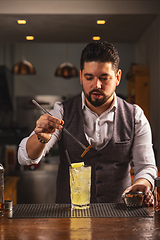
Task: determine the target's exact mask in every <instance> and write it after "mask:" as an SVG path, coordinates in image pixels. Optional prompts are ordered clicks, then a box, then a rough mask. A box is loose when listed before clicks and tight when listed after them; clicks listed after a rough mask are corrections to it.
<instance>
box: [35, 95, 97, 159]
mask: <svg viewBox="0 0 160 240" xmlns="http://www.w3.org/2000/svg"><path fill="white" fill-rule="evenodd" d="M32 102H33V103H34V104H35V105H36V106H37V107H38V108H40V109H41V110H42V111H43V112H44V113H46V114H49V115H50V116H52V117H54V116H53V115H52V114H51V113H50V112H48V111H47V110H46V109H44V108H43V107H42V106H41V105H39V103H37V102H36V100H34V99H33V100H32ZM63 130H64V131H65V132H66V133H67V134H68V135H70V136H71V137H72V138H73V139H74V140H75V141H76V142H77V143H78V144H79V145H80V146H81V147H82V148H83V149H84V150H85V151H84V152H83V153H82V155H81V157H83V156H84V155H85V154H86V153H87V152H88V151H89V149H90V148H91V147H92V146H91V145H89V146H88V147H86V146H85V145H84V144H83V143H81V142H80V141H79V140H78V139H77V138H75V137H74V136H73V135H72V134H71V133H70V132H68V130H67V129H66V128H65V127H63Z"/></svg>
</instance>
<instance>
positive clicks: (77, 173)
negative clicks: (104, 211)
mask: <svg viewBox="0 0 160 240" xmlns="http://www.w3.org/2000/svg"><path fill="white" fill-rule="evenodd" d="M69 170H70V192H71V206H72V209H85V208H89V205H90V189H91V166H81V167H71V166H70V168H69Z"/></svg>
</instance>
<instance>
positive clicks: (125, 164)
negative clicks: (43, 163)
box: [56, 95, 135, 203]
mask: <svg viewBox="0 0 160 240" xmlns="http://www.w3.org/2000/svg"><path fill="white" fill-rule="evenodd" d="M117 103H118V106H117V110H116V112H115V120H114V130H113V136H112V138H111V140H110V141H109V143H108V144H107V145H106V146H105V147H104V148H103V149H101V150H100V151H97V150H95V149H94V148H91V149H90V151H89V152H88V153H87V154H86V155H85V156H84V157H83V158H81V157H80V156H81V154H82V152H83V151H84V149H82V147H81V146H80V145H79V144H77V142H76V141H75V140H74V139H72V138H71V137H70V136H68V135H67V134H66V133H65V132H63V131H62V137H61V140H60V141H59V143H58V144H59V150H60V164H59V169H58V176H57V195H56V203H70V187H69V165H68V161H67V158H66V156H65V150H67V151H68V153H69V156H70V158H71V162H73V163H74V162H82V161H83V162H85V164H86V165H89V166H92V174H91V203H97V202H98V203H104V202H121V201H122V200H121V195H122V193H123V191H124V190H125V189H126V188H127V187H129V186H130V185H131V177H130V161H131V148H132V144H133V140H134V127H135V123H134V119H135V117H134V116H135V113H134V107H133V105H131V104H129V103H127V102H126V101H124V100H122V99H121V98H119V97H117ZM63 107H64V118H63V120H64V122H65V128H66V129H67V130H68V131H69V132H70V133H72V134H73V135H74V136H75V137H76V138H77V139H78V140H79V141H81V142H82V143H83V144H84V145H85V146H88V145H89V144H88V142H87V139H86V137H85V133H84V125H83V121H84V120H83V111H82V100H81V95H78V96H76V97H74V98H73V99H71V100H69V101H67V102H64V103H63Z"/></svg>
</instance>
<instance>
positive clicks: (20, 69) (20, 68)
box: [12, 45, 36, 75]
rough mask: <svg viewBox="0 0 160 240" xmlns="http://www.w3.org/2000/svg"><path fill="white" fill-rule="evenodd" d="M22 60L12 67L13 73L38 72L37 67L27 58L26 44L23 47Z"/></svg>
mask: <svg viewBox="0 0 160 240" xmlns="http://www.w3.org/2000/svg"><path fill="white" fill-rule="evenodd" d="M22 59H23V60H22V61H20V62H18V63H16V64H15V65H14V66H13V67H12V73H13V74H22V75H23V74H24V75H27V74H36V70H35V67H34V66H33V64H32V63H30V62H29V61H27V60H25V57H24V45H23V47H22Z"/></svg>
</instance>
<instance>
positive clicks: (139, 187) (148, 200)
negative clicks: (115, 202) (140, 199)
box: [123, 183, 154, 207]
mask: <svg viewBox="0 0 160 240" xmlns="http://www.w3.org/2000/svg"><path fill="white" fill-rule="evenodd" d="M135 191H142V192H144V194H145V198H144V203H145V205H146V206H147V207H149V206H153V205H154V196H153V194H152V192H151V190H150V187H149V186H147V185H143V184H136V183H135V184H133V185H132V186H130V187H128V188H127V189H126V190H125V191H124V192H123V193H127V192H135Z"/></svg>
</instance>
